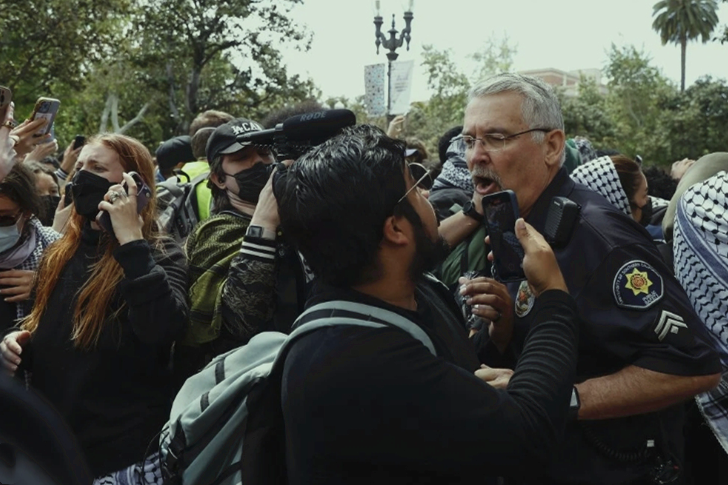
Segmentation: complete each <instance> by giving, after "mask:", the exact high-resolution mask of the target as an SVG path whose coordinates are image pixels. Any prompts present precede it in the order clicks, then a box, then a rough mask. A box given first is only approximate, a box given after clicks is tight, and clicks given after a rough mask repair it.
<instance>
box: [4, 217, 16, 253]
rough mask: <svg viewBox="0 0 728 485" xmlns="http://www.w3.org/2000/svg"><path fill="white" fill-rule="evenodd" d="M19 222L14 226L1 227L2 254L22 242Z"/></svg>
mask: <svg viewBox="0 0 728 485" xmlns="http://www.w3.org/2000/svg"><path fill="white" fill-rule="evenodd" d="M19 222H20V221H18V222H16V223H15V224H13V225H12V226H6V227H0V253H4V252H5V251H7V250H8V249H10V248H12V247H13V246H15V245H16V244H18V241H19V240H20V231H19V230H18V223H19Z"/></svg>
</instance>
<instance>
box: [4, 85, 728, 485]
mask: <svg viewBox="0 0 728 485" xmlns="http://www.w3.org/2000/svg"><path fill="white" fill-rule="evenodd" d="M322 112H323V111H322V108H321V107H320V106H319V105H317V104H315V103H305V104H303V105H297V106H290V107H287V108H286V109H284V110H281V111H279V112H274V113H271V114H270V116H268V117H267V119H266V120H263V122H262V123H259V122H257V121H255V120H251V119H249V118H247V117H246V116H245V113H235V114H229V113H225V112H221V111H216V110H208V111H205V112H203V113H200V114H199V115H198V116H197V117H196V118H195V119H194V120H193V121H192V123H191V125H190V132H189V133H188V134H185V135H184V136H177V137H174V138H171V139H169V140H166V141H164V142H162V143H160V144H159V146H158V147H155V148H156V149H155V150H154V151H153V152H152V151H150V150H149V149H148V148H147V147H145V146H144V145H143V144H142V143H140V142H139V141H137V140H135V139H133V138H131V137H128V136H125V135H121V134H111V133H98V134H89V137H88V139H86V140H85V142H84V143H83V144H82V145H81V146H75V145H76V144H75V143H71V144H69V146H68V147H67V148H66V149H65V150H64V151H63V153H58V150H59V147H58V144H57V142H56V141H55V140H53V139H52V137H51V135H43V136H37V135H36V133H38V132H39V131H41V130H43V129H44V128H45V124H46V123H47V121H46V120H43V119H40V120H36V121H30V120H27V121H24V122H22V123H20V124H18V123H17V122H16V121H15V119H14V106H13V105H12V104H11V105H9V106H8V108H7V110H6V111H5V112H4V113H0V114H2V116H3V119H2V125H0V295H1V296H2V301H0V312H1V313H2V315H1V316H0V337H2V341H1V342H0V358H1V360H2V371H3V373H4V374H6V376H3V378H2V379H0V384H1V385H0V392H2V393H5V394H7V395H14V396H16V397H15V398H13V399H10V398H7V399H4V398H0V401H3V400H4V401H5V402H7V403H9V404H7V405H0V409H2V410H6V412H4V414H3V415H2V416H3V417H2V418H0V420H2V422H0V482H5V481H6V479H7V477H10V478H11V479H14V481H12V482H11V483H21V481H19V480H21V479H22V478H21V477H28V476H38V477H40V476H44V477H46V478H45V480H46V481H43V482H41V481H40V480H38V481H26V482H24V483H86V484H90V483H93V484H94V485H102V484H110V485H112V484H147V483H156V484H162V483H167V484H178V483H179V484H182V483H184V484H187V483H190V482H189V481H185V480H182V479H181V478H180V476H181V473H182V472H181V471H180V470H183V469H184V467H185V466H191V465H190V464H191V461H189V460H185V459H183V458H181V457H180V456H179V454H178V451H177V450H178V449H181V448H184V447H191V446H192V444H191V442H185V437H184V436H183V437H182V438H181V439H182V441H183V442H182V443H181V444H180V442H179V439H180V438H179V434H178V435H176V436H175V437H174V438H173V441H175V442H174V443H173V445H174V446H175V447H176V448H174V450H175V451H174V453H171V452H169V450H168V449H167V446H168V444H169V443H168V438H169V436H165V431H167V430H168V429H169V424H170V423H168V421H170V419H171V418H170V416H171V415H174V413H175V412H178V411H179V409H174V408H173V403H174V406H175V407H176V408H178V405H177V401H176V400H175V396H179V395H182V394H184V395H185V396H186V398H187V397H189V396H190V392H192V397H193V398H194V399H193V400H194V401H195V402H197V403H199V406H201V410H202V411H204V410H205V409H206V408H207V407H209V405H210V401H211V400H214V399H218V398H220V396H219V393H217V392H216V391H215V392H213V391H209V392H202V391H200V392H199V395H197V394H195V391H194V389H196V387H194V386H192V385H191V384H190V383H191V382H194V383H195V385H197V383H198V382H200V381H201V379H198V376H199V375H200V373H201V372H204V370H206V369H212V371H211V372H212V373H213V378H214V380H215V381H216V384H220V383H221V382H223V381H224V379H225V373H226V364H225V362H226V359H227V356H230V355H238V356H240V355H253V352H252V351H248V353H247V354H241V353H238V352H240V351H241V350H243V349H245V348H246V347H249V346H254V345H261V343H260V342H262V340H259V337H261V336H264V335H272V332H277V333H278V334H280V335H288V334H291V333H292V332H293V335H296V338H291V340H290V341H289V342H288V343H287V346H286V347H285V349H286V352H285V353H281V355H280V360H281V362H280V366H273V369H274V370H273V371H271V372H272V374H271V376H275V378H271V380H270V382H271V383H272V385H271V386H270V387H271V388H273V389H274V394H272V395H273V401H274V402H272V403H271V402H269V403H268V407H271V406H272V408H273V409H276V410H279V413H280V417H279V419H280V420H281V423H282V426H281V429H282V431H281V433H282V436H281V446H280V449H278V450H277V453H278V455H280V456H276V457H275V458H276V459H277V460H278V461H277V462H278V463H282V464H283V465H281V469H280V470H279V473H278V476H279V477H283V478H282V479H281V480H282V481H283V482H286V483H295V484H313V483H316V484H323V483H331V484H334V483H337V484H338V483H352V484H354V483H382V484H387V483H392V484H394V483H442V484H445V483H446V484H450V483H485V484H523V485H532V484H544V485H545V484H557V483H558V484H599V485H618V484H635V485H637V484H668V483H670V484H683V485H698V484H701V485H702V484H720V483H728V337H727V335H728V320H727V317H726V315H727V314H728V224H727V223H726V216H727V215H728V199H726V194H727V193H728V172H726V170H728V153H712V154H708V155H706V156H704V157H702V158H700V159H699V160H696V161H694V160H688V159H685V160H681V161H677V162H675V163H673V164H672V166H670V171H669V172H668V171H666V170H664V169H662V168H660V167H659V165H660V164H659V163H658V162H661V161H645V162H643V161H642V159H641V158H640V157H639V156H637V155H636V154H626V153H619V152H618V151H615V150H612V149H610V147H594V146H592V144H591V143H590V142H589V140H587V139H585V138H583V137H575V138H573V139H567V137H566V134H565V131H564V122H563V118H562V113H561V108H560V106H559V101H558V98H557V97H556V95H555V94H554V92H553V91H552V89H551V88H550V87H549V86H548V85H546V84H545V83H543V82H542V81H540V80H538V79H536V78H532V77H528V76H522V75H517V74H500V75H496V76H493V77H491V78H488V79H485V80H482V81H481V82H479V83H477V84H476V85H475V86H474V87H473V88H472V90H471V92H470V95H469V98H468V101H467V106H466V107H465V116H464V119H463V123H462V125H461V126H455V127H452V128H451V129H449V130H448V131H447V132H446V133H444V134H443V136H442V138H441V139H440V141H439V143H438V147H437V155H434V154H430V153H428V150H427V148H426V147H425V145H424V144H423V143H422V142H421V141H420V140H417V139H416V138H401V133H402V130H401V126H402V121H403V118H402V117H397V118H395V119H393V120H392V122H391V124H390V126H389V129H388V131H387V132H386V133H385V132H384V131H383V130H381V129H379V128H377V127H375V126H371V125H365V124H362V125H355V126H348V127H344V128H342V129H340V130H338V133H337V134H334V135H332V136H331V137H330V138H329V139H328V140H326V141H324V142H323V143H320V144H318V145H316V146H312V147H306V149H305V150H302V152H301V153H300V154H299V153H297V154H296V156H292V155H291V154H290V153H287V152H286V150H283V149H281V148H280V147H278V146H277V145H275V144H273V145H271V144H260V143H256V142H255V140H256V138H255V136H253V135H255V134H256V133H259V134H260V133H264V132H265V130H267V129H273V128H275V127H276V126H279V127H280V126H281V124H280V123H282V122H283V121H284V120H285V119H287V118H289V117H290V116H292V115H297V114H304V113H313V114H312V116H311V119H315V118H316V116H318V115H319V114H320V113H322ZM304 119H305V118H304ZM727 150H728V147H727ZM298 155H300V156H298ZM434 157H437V158H438V159H435V158H434ZM647 164H650V165H651V166H650V167H647ZM504 190H509V191H512V194H513V196H514V197H515V199H514V200H515V201H516V202H517V209H518V215H519V218H518V219H517V221H516V223H515V227H510V228H506V229H507V230H508V231H511V232H513V233H514V234H515V237H516V238H517V242H516V243H515V244H517V245H519V247H520V250H521V251H522V261H521V266H522V270H523V274H524V275H525V276H524V277H523V278H520V279H518V278H517V279H509V280H501V279H500V278H499V277H498V275H497V274H496V273H495V271H494V266H495V263H497V261H494V260H495V258H497V257H498V255H494V254H493V253H492V252H491V240H490V238H491V236H493V237H495V235H494V234H491V233H490V232H491V231H490V230H489V229H488V226H487V224H485V223H484V215H483V214H484V209H483V202H482V201H483V198H484V197H488V196H491V195H492V194H495V193H498V192H501V191H504ZM565 200H568V201H570V203H571V204H572V205H573V206H574V207H576V208H577V209H576V212H575V213H574V217H573V218H571V219H570V220H568V221H566V218H564V221H559V229H560V231H561V232H560V233H559V234H560V237H556V236H554V234H553V230H554V228H553V227H552V226H553V224H554V220H553V212H554V210H555V209H554V207H555V205H554V204H555V202H558V201H565ZM322 308H325V309H326V310H321V309H322ZM302 315H303V316H305V317H306V318H305V319H304V318H303V316H302ZM311 315H314V317H311ZM362 315H364V316H363V317H361V316H362ZM360 317H361V318H360ZM312 318H313V320H312ZM324 320H325V324H324V323H323V322H324ZM311 323H317V325H318V326H317V327H316V328H315V330H311V331H307V332H305V333H304V332H302V329H303V328H305V327H306V326H307V325H310V324H311ZM311 328H313V327H311ZM403 330H406V331H403ZM299 334H300V335H299ZM250 348H252V347H250ZM281 352H282V351H281ZM276 362H277V361H276ZM249 364H250V365H251V366H253V365H254V364H255V362H250V363H249ZM241 365H242V367H246V366H247V365H248V362H244V363H243V364H241ZM274 371H275V372H274ZM276 372H277V373H276ZM8 376H9V377H8ZM180 389H183V391H182V392H180ZM216 389H217V388H216ZM244 392H246V393H247V392H250V389H247V388H246V389H245V391H244ZM268 392H270V391H268ZM178 393H179V394H178ZM242 396H243V397H245V395H244V394H243V395H242ZM251 399H252V398H251ZM234 402H235V403H236V406H239V407H242V406H244V401H243V399H242V397H241V398H240V400H236V401H234ZM19 403H22V404H19ZM3 406H6V407H3ZM33 409H37V410H38V411H37V412H36V411H32V410H33ZM40 410H42V412H41V411H40ZM235 412H236V411H235V409H233V410H232V411H231V412H229V413H227V414H223V417H222V418H218V419H223V420H226V419H230V420H232V419H233V416H232V415H233V414H235ZM171 413H172V414H171ZM6 422H7V423H6ZM18 423H27V426H26V427H25V428H23V427H22V426H21V427H20V428H17V427H18ZM249 423H255V421H254V420H253V421H249ZM173 424H179V423H173ZM224 424H225V422H224V421H223V422H222V423H218V424H217V425H216V426H219V427H224ZM250 426H251V429H253V428H252V427H253V424H250ZM18 429H20V430H23V429H26V430H31V431H32V433H31V436H28V435H27V433H24V432H23V431H18ZM44 429H45V431H46V432H47V433H46V434H45V435H44V434H43V430H44ZM13 430H15V431H13ZM229 432H230V433H233V434H235V433H238V434H240V435H241V436H242V435H245V436H246V444H247V443H249V441H248V438H247V436H248V434H249V433H248V431H247V430H245V429H238V428H234V429H232V430H229ZM21 435H22V436H21ZM14 436H15V437H14ZM49 436H50V437H51V438H48V437H49ZM34 438H35V439H36V440H38V441H39V442H42V443H43V444H42V445H40V444H39V445H37V446H36V445H34V444H33V439H34ZM186 438H189V439H190V440H191V437H189V436H188V437H186ZM213 442H214V439H213V437H212V436H210V437H208V438H206V439H204V440H202V444H201V445H198V444H195V446H198V447H200V448H199V449H197V450H195V457H203V458H204V459H205V460H207V462H208V463H213V464H214V465H215V466H218V464H219V466H218V468H219V471H216V472H215V473H217V474H219V479H218V481H215V483H219V484H226V483H231V484H232V483H239V481H240V480H237V481H234V480H233V479H232V478H229V477H233V476H234V475H233V473H232V472H230V470H231V469H232V468H235V467H237V468H240V466H239V464H240V463H242V464H243V466H250V462H249V460H248V459H247V458H246V456H247V455H246V453H249V450H248V448H250V447H252V446H254V445H255V444H256V443H258V441H253V445H248V446H247V447H242V449H241V450H229V451H228V452H227V453H225V456H222V453H221V452H217V453H216V454H213V453H208V455H205V454H204V452H203V450H204V449H205V446H208V445H209V446H210V448H209V449H212V443H213ZM54 443H55V445H56V447H55V448H54V449H55V451H48V450H50V449H51V448H53V444H54ZM241 443H242V441H241ZM261 449H262V448H261ZM267 450H268V449H267V448H266V452H268V451H267ZM251 451H252V452H255V451H256V450H255V449H252V450H251ZM260 454H261V453H260V452H259V453H258V455H260ZM228 455H231V456H234V457H238V458H237V459H238V460H239V461H238V462H236V463H235V464H234V465H235V466H233V467H228V466H227V465H226V464H229V463H232V462H231V461H230V460H233V458H231V456H228ZM21 456H22V457H25V458H24V460H25V461H24V460H23V459H21V458H20V457H21ZM170 456H171V458H170ZM240 456H242V458H240ZM272 462H273V461H271V462H270V463H272ZM22 463H28V465H27V466H28V467H30V468H32V470H31V471H30V472H27V473H29V475H23V474H22V473H23V472H22V471H20V464H22ZM265 463H268V461H266V462H265ZM30 464H34V466H35V468H33V467H32V466H31V465H30ZM15 468H18V470H15V471H14V469H15ZM237 468H236V470H237ZM178 471H179V473H180V475H179V476H176V475H175V473H177V472H178ZM13 473H15V475H13ZM33 473H35V475H33ZM242 473H243V474H245V471H243V472H242ZM3 474H5V475H3ZM228 479H230V480H233V481H225V480H228ZM242 481H243V482H245V480H242ZM209 483H211V481H202V479H200V481H199V482H194V483H192V484H191V485H208V484H209ZM251 483H253V482H251Z"/></svg>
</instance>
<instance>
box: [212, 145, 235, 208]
mask: <svg viewBox="0 0 728 485" xmlns="http://www.w3.org/2000/svg"><path fill="white" fill-rule="evenodd" d="M222 157H223V155H218V156H217V157H215V158H214V159H213V160H210V174H213V173H214V174H215V175H217V176H218V178H219V179H220V181H221V182H224V181H225V177H226V175H225V171H224V170H223V169H222ZM207 186H208V187H209V188H210V192H211V193H212V212H213V213H215V214H217V213H219V212H221V211H224V210H229V209H232V204H231V203H230V198H229V197H228V194H227V191H226V190H225V189H221V188H220V187H218V186H217V184H215V182H213V181H212V178H211V177H210V178H208V179H207Z"/></svg>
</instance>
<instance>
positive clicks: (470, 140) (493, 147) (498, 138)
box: [453, 128, 553, 152]
mask: <svg viewBox="0 0 728 485" xmlns="http://www.w3.org/2000/svg"><path fill="white" fill-rule="evenodd" d="M534 131H540V132H542V133H548V132H549V131H553V130H552V129H550V128H531V129H530V130H526V131H521V132H520V133H514V134H513V135H508V136H506V135H502V134H500V133H488V134H485V135H483V138H475V137H472V136H470V135H460V136H456V137H455V138H453V141H456V140H462V141H463V143H464V144H465V148H466V149H467V150H472V149H473V148H475V142H477V141H479V142H480V145H481V146H482V147H483V150H485V151H486V152H498V151H501V150H503V149H504V148H505V147H506V141H508V140H510V139H513V138H516V137H518V136H521V135H525V134H526V133H531V132H534Z"/></svg>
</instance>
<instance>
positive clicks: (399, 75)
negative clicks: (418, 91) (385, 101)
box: [389, 61, 415, 115]
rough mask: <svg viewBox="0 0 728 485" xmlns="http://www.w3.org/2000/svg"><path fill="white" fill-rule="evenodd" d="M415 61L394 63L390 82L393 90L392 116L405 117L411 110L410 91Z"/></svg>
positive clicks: (390, 112)
mask: <svg viewBox="0 0 728 485" xmlns="http://www.w3.org/2000/svg"><path fill="white" fill-rule="evenodd" d="M414 65H415V61H395V62H393V63H392V76H391V78H390V80H389V82H390V83H391V87H392V90H391V91H390V93H392V94H391V95H392V103H391V107H390V111H389V114H390V115H403V114H406V113H407V112H408V111H409V109H410V91H411V90H412V72H413V71H414Z"/></svg>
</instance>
